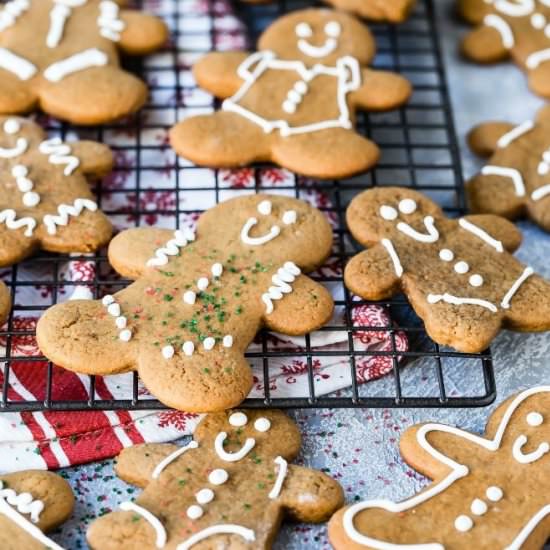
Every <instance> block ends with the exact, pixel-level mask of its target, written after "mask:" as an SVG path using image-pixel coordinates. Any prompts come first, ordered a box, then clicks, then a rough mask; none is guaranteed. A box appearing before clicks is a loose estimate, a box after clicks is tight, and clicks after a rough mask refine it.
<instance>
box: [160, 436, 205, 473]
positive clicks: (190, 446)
mask: <svg viewBox="0 0 550 550" xmlns="http://www.w3.org/2000/svg"><path fill="white" fill-rule="evenodd" d="M198 446H199V444H198V443H197V442H196V441H191V442H190V443H189V444H188V445H186V446H185V447H181V448H180V449H178V450H177V451H174V452H173V453H172V454H170V455H169V456H167V457H166V458H165V459H164V460H162V461H161V462H159V463H158V465H157V466H156V467H155V469H154V470H153V473H152V474H151V477H152V478H153V479H158V478H159V477H160V474H162V472H163V471H164V470H165V469H166V468H167V467H168V466H169V465H170V464H171V463H172V462H174V460H176V459H178V458H179V457H180V456H181V455H182V454H184V453H186V452H187V451H190V450H191V449H197V448H198Z"/></svg>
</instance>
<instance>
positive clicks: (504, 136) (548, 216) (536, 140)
mask: <svg viewBox="0 0 550 550" xmlns="http://www.w3.org/2000/svg"><path fill="white" fill-rule="evenodd" d="M549 132H550V108H549V107H544V108H543V109H541V110H540V112H539V114H538V116H537V119H536V121H531V120H527V121H525V122H523V123H522V124H519V125H518V126H513V125H512V124H507V123H499V122H487V123H485V124H481V125H480V126H478V127H476V128H474V129H473V130H472V132H471V133H470V135H469V143H470V147H471V148H472V150H473V151H474V152H476V153H478V154H479V155H484V156H490V157H491V158H490V159H489V162H488V164H487V166H484V167H483V169H482V170H481V173H480V174H478V175H476V176H475V177H474V178H472V179H471V180H470V181H469V182H468V184H467V187H466V189H467V192H468V199H469V203H470V207H471V209H472V210H473V211H474V212H481V213H489V214H497V215H499V216H503V217H505V218H508V219H510V220H515V219H516V218H519V217H520V216H524V215H525V214H527V215H528V216H529V217H530V218H531V219H532V220H533V221H534V222H536V223H538V224H539V225H540V227H542V228H543V229H545V230H546V231H550V140H549V139H548V135H549Z"/></svg>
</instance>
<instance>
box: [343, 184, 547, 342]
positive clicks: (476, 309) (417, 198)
mask: <svg viewBox="0 0 550 550" xmlns="http://www.w3.org/2000/svg"><path fill="white" fill-rule="evenodd" d="M347 221H348V225H349V227H350V230H351V232H352V234H353V236H354V237H355V238H356V239H357V240H358V241H359V242H360V243H361V244H362V245H364V246H367V247H369V249H368V250H367V251H365V252H362V253H360V254H359V255H358V256H355V257H354V258H353V259H352V260H351V261H350V262H349V263H348V265H347V266H346V270H345V281H346V285H347V286H348V287H349V288H350V289H351V290H352V291H353V292H355V293H356V294H357V295H359V296H362V297H363V298H365V299H369V300H382V299H387V298H389V297H391V296H393V295H395V294H397V293H399V292H401V291H403V292H404V293H405V294H406V295H407V297H408V298H409V300H410V302H411V305H412V306H413V308H414V309H415V311H416V312H417V313H418V315H419V316H420V317H421V318H422V319H423V321H424V323H425V325H426V330H427V332H428V334H429V335H430V336H431V337H432V338H433V339H434V340H435V341H436V342H438V343H439V344H444V345H450V346H452V347H454V348H456V349H458V350H461V351H465V352H479V351H482V350H484V349H485V348H486V347H487V346H488V345H489V343H490V342H491V341H492V339H493V338H494V337H495V336H496V334H497V333H498V331H499V329H500V328H501V327H506V328H511V329H515V330H520V331H543V330H548V329H550V319H549V317H548V314H549V313H550V295H549V294H548V291H549V290H550V284H549V283H548V282H546V281H545V280H543V279H542V278H540V277H538V276H537V275H535V274H534V271H533V269H531V268H530V267H525V266H524V265H522V264H521V263H520V262H518V261H517V260H516V259H515V258H514V257H513V256H512V255H511V254H510V252H513V251H514V250H516V248H517V247H518V246H519V244H520V241H521V236H520V234H519V232H518V231H517V230H516V228H515V227H514V226H513V225H512V224H511V223H510V222H508V221H506V220H505V219H503V218H500V217H497V216H492V215H478V216H466V217H464V218H461V219H459V220H453V219H450V218H447V217H446V216H445V215H444V214H443V212H442V211H441V209H440V208H439V207H438V206H437V205H436V204H435V203H434V202H433V201H431V199H429V198H428V197H425V196H423V195H421V194H420V193H417V192H415V191H412V190H410V189H402V188H376V189H371V190H369V191H365V192H363V193H361V194H360V195H358V196H357V197H356V198H355V199H354V200H353V201H352V202H351V204H350V206H349V208H348V212H347Z"/></svg>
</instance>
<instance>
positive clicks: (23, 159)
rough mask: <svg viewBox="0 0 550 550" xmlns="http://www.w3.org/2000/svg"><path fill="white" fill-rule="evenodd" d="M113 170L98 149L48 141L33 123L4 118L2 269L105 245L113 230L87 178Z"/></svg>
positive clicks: (0, 146) (0, 147) (107, 154)
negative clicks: (40, 254) (39, 252)
mask: <svg viewBox="0 0 550 550" xmlns="http://www.w3.org/2000/svg"><path fill="white" fill-rule="evenodd" d="M112 164H113V157H112V154H111V151H110V150H109V148H108V147H106V146H104V145H102V144H100V143H95V142H90V141H77V142H71V143H64V142H62V141H61V139H59V138H52V139H47V136H46V135H45V133H44V131H43V130H42V129H41V128H40V127H39V126H38V125H37V124H35V123H34V122H32V121H30V120H27V119H22V118H16V117H0V189H1V192H0V236H1V237H0V238H1V240H2V243H3V246H2V249H1V250H0V266H6V265H11V264H13V263H16V262H18V261H20V260H22V259H23V258H25V257H27V256H28V255H30V254H31V253H32V252H33V251H35V250H36V249H38V248H42V249H44V250H48V251H50V252H65V253H66V252H83V253H84V252H92V251H94V250H97V249H98V248H99V247H101V246H103V245H104V244H106V243H107V241H108V240H109V238H110V237H111V232H112V227H111V224H110V222H109V220H108V219H107V217H106V216H105V215H104V214H103V213H102V212H101V211H100V210H99V209H98V205H97V203H96V202H95V200H94V198H93V195H92V193H91V191H90V187H89V184H88V181H87V177H92V178H93V177H100V176H102V175H104V174H105V173H107V172H108V171H109V170H110V169H111V167H112Z"/></svg>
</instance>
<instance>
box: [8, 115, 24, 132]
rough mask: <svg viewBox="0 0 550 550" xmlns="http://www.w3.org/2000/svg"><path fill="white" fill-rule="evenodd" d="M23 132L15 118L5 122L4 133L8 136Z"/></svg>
mask: <svg viewBox="0 0 550 550" xmlns="http://www.w3.org/2000/svg"><path fill="white" fill-rule="evenodd" d="M19 130H21V124H20V123H19V121H18V120H17V119H15V118H9V119H8V120H6V122H4V132H6V134H17V132H19Z"/></svg>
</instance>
